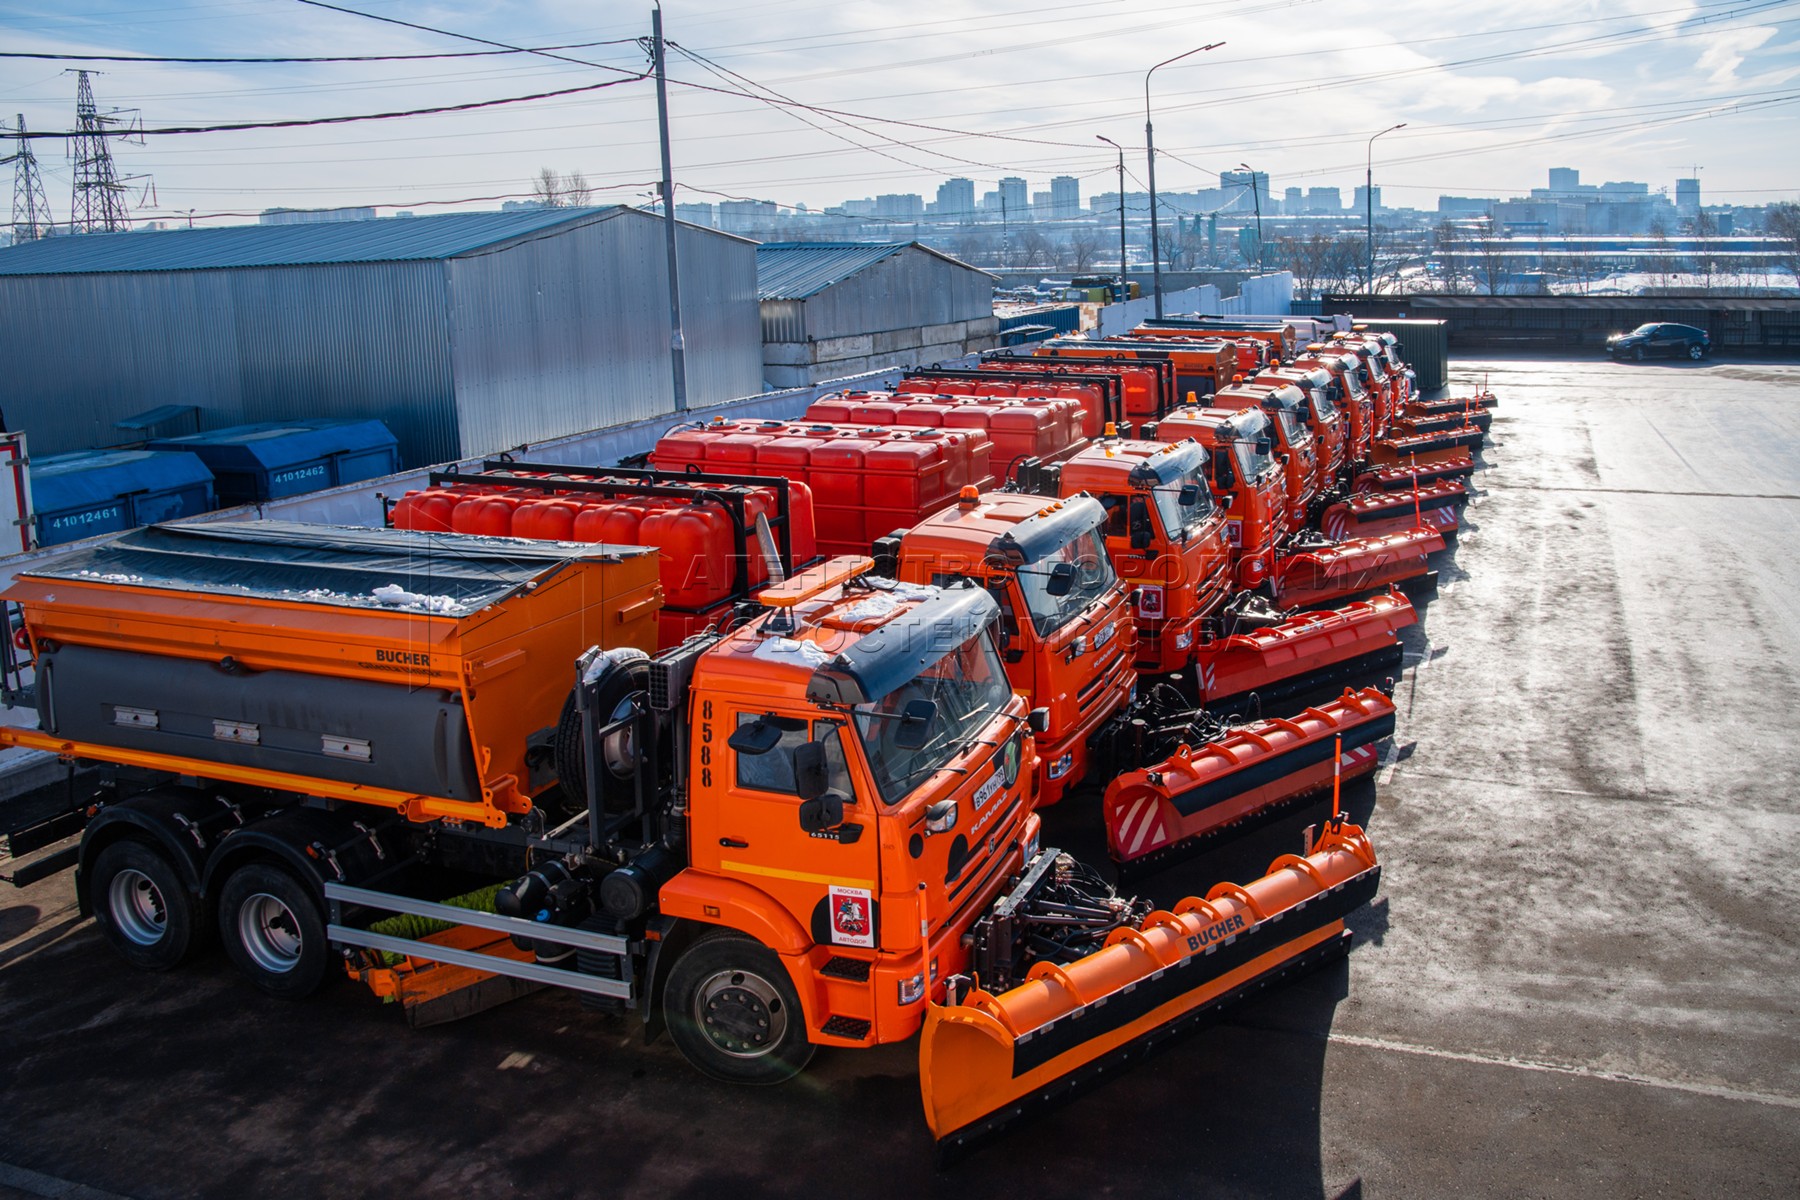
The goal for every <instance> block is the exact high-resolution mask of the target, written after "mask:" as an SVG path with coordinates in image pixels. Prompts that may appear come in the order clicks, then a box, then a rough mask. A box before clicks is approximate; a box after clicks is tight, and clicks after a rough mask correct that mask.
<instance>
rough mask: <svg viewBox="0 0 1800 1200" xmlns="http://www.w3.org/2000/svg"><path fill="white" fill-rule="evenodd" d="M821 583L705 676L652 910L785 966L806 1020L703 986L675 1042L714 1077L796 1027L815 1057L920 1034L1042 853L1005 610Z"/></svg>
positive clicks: (887, 585)
mask: <svg viewBox="0 0 1800 1200" xmlns="http://www.w3.org/2000/svg"><path fill="white" fill-rule="evenodd" d="M855 561H856V560H836V561H835V563H834V564H827V567H831V566H837V567H838V568H839V573H840V574H842V573H843V564H844V563H846V562H855ZM867 565H868V560H866V559H864V560H861V566H863V567H864V568H866V567H867ZM819 578H820V576H819V574H818V573H815V572H808V573H803V574H802V575H800V576H798V577H796V579H794V580H791V581H789V582H788V583H787V584H784V585H780V586H778V587H775V588H771V589H768V590H766V591H764V592H763V593H762V599H763V600H764V602H765V603H768V604H772V605H774V606H776V611H775V612H773V613H771V614H769V615H766V616H764V617H762V618H759V619H758V620H755V621H753V622H751V623H750V624H749V625H747V626H745V627H743V628H740V629H738V630H736V631H735V632H733V633H731V634H729V635H727V636H726V637H724V638H723V639H719V640H716V641H714V642H713V643H712V644H710V645H708V646H702V647H700V652H698V653H696V654H694V655H693V656H692V661H691V663H690V664H689V666H690V668H691V671H692V676H691V679H692V682H691V684H690V685H689V687H688V688H687V697H686V710H687V721H686V723H685V730H686V736H685V738H680V739H677V746H678V749H677V751H676V758H677V761H679V762H680V763H681V767H682V772H683V777H684V778H685V781H686V785H687V796H686V812H687V839H686V842H687V864H686V866H685V867H684V868H683V869H682V870H681V871H679V872H678V873H677V874H675V875H674V877H673V878H672V879H670V881H669V882H668V883H667V884H665V885H664V886H663V887H662V889H661V891H660V893H659V895H658V897H657V905H658V908H659V909H660V912H661V913H662V914H663V915H664V916H665V917H673V918H678V919H685V920H689V921H692V922H695V923H696V925H697V927H707V926H711V927H722V928H726V929H730V930H735V931H739V932H741V933H743V934H747V935H749V936H750V937H751V938H754V939H755V940H756V941H757V942H760V943H761V944H762V945H763V946H765V947H767V948H768V949H770V950H772V951H774V953H775V954H776V955H777V956H779V958H780V960H781V962H782V964H783V966H785V967H786V974H787V978H788V980H789V982H791V984H792V986H793V989H794V991H795V993H796V995H797V998H798V1001H799V1004H800V1008H801V1010H802V1012H801V1014H789V1015H786V1016H784V1015H783V1014H782V1013H781V1012H780V1008H781V1005H780V1000H781V997H780V995H779V994H778V993H779V991H780V989H779V988H778V987H774V986H773V985H774V983H775V981H768V980H764V981H763V986H760V987H759V986H745V985H743V984H741V983H733V982H732V978H731V975H732V973H731V972H730V971H729V970H724V971H722V972H721V973H718V974H715V975H712V976H709V977H708V978H706V979H705V980H702V981H700V982H699V983H698V984H696V985H693V986H694V987H695V988H697V990H696V991H695V994H694V995H693V996H692V997H691V998H690V1000H691V1003H690V1002H689V1001H685V1000H684V1001H683V1002H682V1003H681V1004H678V1005H677V1006H676V1007H677V1009H683V1008H693V1009H694V1013H693V1015H694V1021H693V1022H692V1023H691V1024H690V1025H689V1026H688V1027H687V1028H686V1030H685V1035H684V1031H683V1029H682V1028H681V1026H680V1024H679V1023H678V1022H674V1021H672V1022H671V1031H672V1032H673V1033H674V1034H675V1035H676V1038H677V1042H678V1044H679V1045H681V1048H682V1050H683V1052H684V1053H687V1054H688V1056H689V1057H690V1058H692V1059H695V1060H696V1062H697V1063H698V1065H701V1066H702V1068H703V1069H705V1068H706V1065H707V1063H708V1062H709V1061H713V1062H721V1061H722V1062H725V1063H727V1064H729V1063H730V1062H731V1061H732V1059H733V1057H734V1056H736V1057H738V1058H740V1059H744V1060H746V1061H754V1060H756V1059H758V1058H759V1057H762V1056H764V1055H765V1053H772V1052H766V1051H765V1049H764V1046H765V1042H763V1041H759V1040H758V1039H759V1038H763V1039H770V1040H771V1041H773V1040H778V1039H776V1036H775V1033H774V1032H773V1028H774V1026H776V1025H783V1026H786V1025H787V1024H789V1023H790V1022H798V1021H801V1020H803V1022H804V1023H803V1024H802V1025H801V1027H800V1028H799V1030H798V1034H799V1035H800V1040H799V1042H798V1043H796V1044H797V1045H800V1046H804V1045H805V1044H806V1043H807V1042H811V1043H815V1044H828V1045H874V1044H877V1043H885V1042H891V1041H898V1040H901V1039H904V1038H906V1037H909V1036H911V1035H912V1033H913V1032H914V1031H916V1030H917V1029H918V1028H919V1025H920V1024H921V1023H922V1021H923V1020H924V1015H925V1000H926V998H927V996H931V997H933V998H936V999H941V998H942V995H943V981H944V980H945V979H946V978H948V977H949V976H950V975H953V974H956V973H957V972H959V971H961V970H962V969H963V967H964V965H965V963H966V960H967V951H966V950H965V949H964V947H963V944H962V938H963V934H964V933H965V932H967V931H968V929H969V927H970V926H971V925H972V924H973V923H974V922H975V920H976V918H977V917H979V916H980V915H981V914H982V913H983V912H985V910H986V908H987V905H988V903H989V902H990V901H991V900H992V899H993V898H994V896H995V895H996V894H997V893H998V891H999V890H1000V888H1001V887H1002V885H1003V884H1005V882H1006V881H1007V879H1008V877H1009V876H1010V875H1012V874H1014V873H1016V872H1017V871H1018V870H1019V868H1020V867H1021V866H1022V864H1023V862H1024V860H1025V857H1026V847H1027V843H1029V842H1031V841H1033V840H1035V837H1036V825H1037V822H1036V819H1035V818H1034V817H1033V816H1032V815H1031V813H1032V797H1031V787H1032V778H1033V776H1034V773H1035V770H1036V761H1035V760H1036V754H1035V751H1034V749H1033V742H1032V738H1031V732H1030V730H1029V729H1028V727H1027V726H1028V723H1029V722H1028V719H1027V717H1028V708H1029V706H1028V705H1027V703H1026V701H1025V700H1024V699H1023V698H1021V697H1020V696H1019V695H1017V694H1016V693H1014V691H1013V689H1012V684H1011V682H1010V680H1009V679H1008V678H1007V675H1006V670H1005V667H1004V664H1003V662H1002V660H1001V657H1000V650H999V647H998V645H997V644H996V642H995V639H994V636H993V634H994V628H995V625H996V624H997V621H998V618H999V615H1000V610H999V605H998V604H997V603H996V602H995V600H994V598H993V597H992V596H991V595H990V594H989V593H988V592H987V591H986V590H984V589H980V588H957V589H951V590H944V589H939V588H934V587H921V586H916V585H910V584H896V583H893V582H892V581H886V580H879V579H875V578H872V577H867V576H859V577H856V578H852V579H848V580H842V581H837V582H833V581H832V577H831V576H830V575H826V576H825V577H824V578H825V579H826V581H827V582H829V583H831V586H828V587H825V588H823V589H820V588H818V587H817V586H816V584H817V583H818V581H819ZM664 657H665V658H668V657H670V656H667V655H665V656H664ZM654 680H655V676H654V675H653V676H652V694H651V704H652V705H653V706H654V705H655V704H656V695H655V691H656V688H655V684H654ZM683 742H685V750H682V749H679V747H680V746H681V744H682V743H683ZM678 983H680V984H681V986H683V987H687V986H689V981H682V980H678V979H677V977H676V976H671V979H670V987H671V988H675V987H677V985H678ZM759 1022H767V1025H766V1026H762V1025H759V1024H758V1023H759ZM790 1040H791V1039H790ZM789 1073H791V1072H789Z"/></svg>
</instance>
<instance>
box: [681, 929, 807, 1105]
mask: <svg viewBox="0 0 1800 1200" xmlns="http://www.w3.org/2000/svg"><path fill="white" fill-rule="evenodd" d="M663 1016H664V1017H665V1018H666V1019H667V1021H668V1023H669V1036H670V1038H672V1039H673V1040H674V1042H675V1048H676V1049H678V1050H680V1051H681V1056H682V1057H683V1058H685V1059H687V1060H688V1062H690V1063H692V1064H693V1065H694V1066H695V1067H697V1068H699V1070H700V1071H701V1072H702V1073H704V1074H707V1075H710V1076H712V1077H713V1078H714V1079H722V1080H724V1081H725V1082H726V1083H781V1082H782V1081H783V1080H787V1079H792V1078H793V1077H794V1076H795V1075H798V1074H799V1073H800V1071H801V1069H802V1068H804V1067H805V1066H806V1064H807V1062H808V1061H810V1060H811V1059H812V1056H813V1044H812V1043H811V1042H809V1041H807V1040H806V1016H805V1014H804V1011H803V1010H802V1009H801V1007H800V997H799V995H797V994H796V993H795V991H794V985H793V982H792V981H791V980H790V979H789V978H788V973H787V968H786V967H783V966H782V965H781V960H780V959H778V958H776V957H775V955H774V954H773V953H772V952H771V951H770V950H769V949H768V948H767V947H765V946H763V945H762V944H760V943H758V942H755V941H753V940H751V939H750V938H747V937H745V936H744V935H742V934H739V933H726V932H719V933H709V934H706V935H705V936H703V937H701V938H700V939H699V940H698V941H696V942H695V943H694V944H693V945H692V946H690V947H689V948H688V951H687V953H685V954H683V955H682V956H681V958H680V959H678V960H677V961H676V963H675V966H674V968H673V969H671V970H670V972H669V984H668V988H667V989H666V990H665V992H664V994H663Z"/></svg>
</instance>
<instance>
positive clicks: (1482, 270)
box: [1475, 216, 1508, 296]
mask: <svg viewBox="0 0 1800 1200" xmlns="http://www.w3.org/2000/svg"><path fill="white" fill-rule="evenodd" d="M1507 245H1508V243H1507V239H1506V237H1505V236H1504V235H1503V234H1501V233H1500V231H1499V229H1498V228H1497V227H1496V226H1495V225H1494V218H1493V217H1491V216H1489V217H1483V218H1481V224H1480V226H1479V227H1478V229H1477V231H1476V236H1475V267H1476V273H1477V274H1478V275H1479V276H1480V284H1481V287H1482V288H1483V289H1484V290H1485V291H1486V292H1487V294H1488V295H1490V296H1498V295H1499V294H1500V289H1501V288H1502V287H1504V286H1505V284H1506V277H1507V254H1506V251H1507Z"/></svg>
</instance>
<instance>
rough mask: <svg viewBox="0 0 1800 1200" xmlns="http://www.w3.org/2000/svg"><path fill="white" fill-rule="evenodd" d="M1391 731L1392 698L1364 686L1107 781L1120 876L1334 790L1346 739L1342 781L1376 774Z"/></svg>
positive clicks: (1109, 825) (1111, 844)
mask: <svg viewBox="0 0 1800 1200" xmlns="http://www.w3.org/2000/svg"><path fill="white" fill-rule="evenodd" d="M1393 732H1394V702H1393V701H1392V700H1391V699H1389V698H1388V696H1387V695H1386V694H1385V693H1383V692H1381V691H1379V690H1378V689H1376V688H1365V689H1363V690H1362V691H1360V692H1353V691H1346V692H1345V693H1344V694H1343V695H1342V696H1341V697H1339V698H1338V699H1336V700H1333V701H1331V702H1330V703H1329V704H1321V705H1319V706H1318V707H1316V708H1308V709H1306V710H1304V711H1302V712H1300V713H1298V714H1296V715H1295V716H1293V717H1291V718H1277V719H1274V720H1267V721H1256V722H1253V723H1251V724H1249V725H1240V726H1235V727H1233V728H1232V729H1231V730H1230V731H1229V732H1227V733H1226V734H1225V735H1224V736H1223V737H1221V738H1219V739H1218V740H1217V741H1214V742H1210V743H1208V744H1206V745H1204V746H1199V747H1194V748H1190V747H1187V746H1183V747H1181V748H1180V749H1178V750H1177V751H1176V752H1175V753H1174V754H1172V755H1170V756H1169V757H1168V758H1166V759H1164V760H1163V761H1162V762H1159V763H1155V764H1153V765H1151V766H1148V767H1145V768H1142V769H1140V770H1135V771H1128V772H1126V773H1125V774H1124V775H1121V776H1119V777H1118V778H1117V779H1114V780H1113V781H1112V782H1111V783H1109V784H1108V785H1107V788H1106V798H1105V801H1104V813H1105V819H1106V842H1107V851H1108V853H1109V854H1110V855H1111V857H1112V860H1113V861H1114V862H1115V863H1116V864H1118V867H1119V877H1120V879H1122V880H1123V879H1130V878H1141V877H1142V876H1144V875H1146V874H1148V873H1150V872H1152V871H1157V870H1161V869H1162V868H1164V867H1167V866H1169V865H1170V864H1171V863H1173V862H1176V861H1179V860H1180V859H1182V858H1186V857H1188V856H1190V855H1192V854H1195V853H1197V852H1199V851H1200V850H1202V849H1205V848H1206V847H1207V846H1208V845H1209V844H1211V843H1212V842H1214V841H1217V840H1218V838H1219V837H1220V836H1221V835H1224V834H1227V833H1230V834H1236V833H1240V832H1243V831H1245V830H1246V829H1248V828H1249V827H1251V826H1252V825H1255V824H1260V823H1262V822H1264V821H1267V820H1270V819H1273V818H1274V817H1276V816H1279V815H1280V814H1282V813H1283V812H1285V811H1287V810H1288V809H1290V808H1292V807H1293V806H1294V804H1296V803H1298V802H1299V801H1301V800H1304V799H1307V798H1308V797H1311V796H1314V795H1317V794H1319V793H1320V792H1322V791H1324V790H1326V789H1329V788H1330V787H1331V784H1332V779H1333V777H1334V775H1335V774H1336V765H1334V763H1333V761H1332V760H1333V757H1334V754H1335V753H1336V752H1337V750H1338V739H1339V738H1342V739H1343V742H1342V753H1341V757H1339V764H1341V768H1342V778H1344V779H1354V778H1357V777H1359V776H1363V775H1367V774H1369V773H1371V772H1372V771H1374V770H1375V767H1376V765H1377V752H1376V744H1377V743H1378V742H1380V741H1381V739H1383V738H1385V737H1388V736H1390V735H1391V734H1392V733H1393Z"/></svg>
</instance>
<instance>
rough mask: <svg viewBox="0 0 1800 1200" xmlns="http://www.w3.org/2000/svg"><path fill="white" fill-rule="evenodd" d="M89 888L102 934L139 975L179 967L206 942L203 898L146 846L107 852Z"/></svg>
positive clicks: (115, 846)
mask: <svg viewBox="0 0 1800 1200" xmlns="http://www.w3.org/2000/svg"><path fill="white" fill-rule="evenodd" d="M87 888H88V907H89V908H90V909H91V910H92V911H93V914H94V923H95V924H97V925H98V926H99V927H100V933H101V935H102V936H104V937H105V938H106V941H107V944H108V945H110V946H111V947H112V948H113V949H114V950H115V951H117V952H118V954H119V957H121V958H123V959H124V960H125V961H126V962H128V963H130V964H131V965H132V966H134V967H137V968H139V969H140V970H144V971H167V970H170V969H172V968H174V967H178V966H180V965H181V964H182V963H184V962H186V961H187V960H188V959H190V958H192V957H193V956H194V954H195V953H196V952H198V951H199V950H200V949H201V948H202V947H203V946H204V945H205V943H206V922H205V920H204V919H203V917H202V912H201V907H200V898H199V897H198V896H196V895H195V894H194V893H193V892H192V891H191V890H190V889H189V888H188V886H187V884H186V883H185V882H184V881H183V880H182V878H181V876H180V874H178V873H177V872H176V870H175V868H174V866H173V865H171V864H170V862H169V860H168V859H167V858H165V857H164V856H163V855H162V854H161V853H160V852H159V851H157V850H155V849H153V848H152V847H150V846H147V845H145V844H144V843H143V842H138V841H130V840H127V841H120V842H113V843H112V844H111V845H109V846H104V847H102V848H101V850H100V853H99V854H98V855H96V856H95V858H94V867H93V870H92V871H91V872H89V874H88V877H87Z"/></svg>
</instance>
